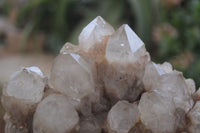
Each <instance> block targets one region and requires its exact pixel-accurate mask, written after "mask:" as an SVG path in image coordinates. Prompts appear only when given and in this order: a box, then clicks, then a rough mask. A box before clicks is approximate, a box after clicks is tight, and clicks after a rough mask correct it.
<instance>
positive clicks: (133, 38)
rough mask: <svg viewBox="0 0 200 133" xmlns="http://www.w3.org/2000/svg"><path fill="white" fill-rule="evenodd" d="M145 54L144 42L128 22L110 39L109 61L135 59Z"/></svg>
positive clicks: (108, 47)
mask: <svg viewBox="0 0 200 133" xmlns="http://www.w3.org/2000/svg"><path fill="white" fill-rule="evenodd" d="M145 54H146V49H145V47H144V43H143V42H142V40H140V38H139V37H138V36H137V35H136V34H135V32H134V31H133V30H132V29H131V28H130V27H129V26H128V25H127V24H124V25H122V26H121V27H120V28H119V29H118V30H117V31H116V32H115V33H113V34H112V35H111V36H110V38H109V39H108V43H107V47H106V59H107V60H108V61H109V62H114V61H118V62H121V63H124V62H127V61H130V60H133V61H135V60H137V59H138V58H139V57H140V56H144V55H145Z"/></svg>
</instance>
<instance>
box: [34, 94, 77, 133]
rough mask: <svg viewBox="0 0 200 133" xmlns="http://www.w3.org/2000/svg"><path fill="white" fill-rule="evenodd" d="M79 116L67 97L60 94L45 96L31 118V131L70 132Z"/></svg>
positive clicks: (73, 129) (39, 132)
mask: <svg viewBox="0 0 200 133" xmlns="http://www.w3.org/2000/svg"><path fill="white" fill-rule="evenodd" d="M78 122H79V116H78V113H77V112H76V110H75V109H74V107H73V106H72V105H71V104H69V103H68V102H67V98H66V97H65V96H63V95H60V94H52V95H49V96H48V97H46V98H45V99H44V100H43V101H42V102H41V103H40V104H39V105H38V107H37V109H36V112H35V114H34V118H33V133H43V132H46V133H72V132H73V131H75V128H76V126H77V124H78Z"/></svg>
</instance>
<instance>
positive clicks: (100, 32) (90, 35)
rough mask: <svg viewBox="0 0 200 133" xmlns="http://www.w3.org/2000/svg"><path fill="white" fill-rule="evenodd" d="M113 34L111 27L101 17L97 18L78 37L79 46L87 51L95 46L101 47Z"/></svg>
mask: <svg viewBox="0 0 200 133" xmlns="http://www.w3.org/2000/svg"><path fill="white" fill-rule="evenodd" d="M113 32H114V29H113V27H112V26H111V25H110V24H108V23H107V22H106V21H105V20H104V19H103V18H102V17H100V16H98V17H96V18H95V19H94V20H92V21H91V22H90V23H89V24H88V25H87V26H86V27H85V28H84V29H83V30H82V32H81V33H80V35H79V46H80V48H82V49H83V50H84V51H86V52H87V51H88V50H90V49H91V48H94V47H96V46H95V45H101V44H102V42H103V41H104V39H105V38H106V37H107V36H109V35H111V34H112V33H113Z"/></svg>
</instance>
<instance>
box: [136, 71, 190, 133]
mask: <svg viewBox="0 0 200 133" xmlns="http://www.w3.org/2000/svg"><path fill="white" fill-rule="evenodd" d="M157 82H158V83H155V84H156V85H155V86H154V87H155V89H153V90H151V91H149V92H146V93H144V94H143V95H142V97H141V99H140V103H139V110H140V113H141V120H142V122H143V123H144V125H145V126H147V127H148V128H149V129H151V130H152V131H153V132H159V133H165V132H174V131H177V130H178V131H182V130H184V128H185V126H186V116H185V114H186V113H187V112H188V111H189V110H190V109H191V108H192V106H193V103H194V102H193V100H192V98H191V96H190V94H189V92H188V89H187V85H186V83H185V80H184V78H183V76H182V74H181V73H179V72H173V73H169V74H165V76H164V77H162V78H161V80H159V81H157ZM155 112H156V113H155Z"/></svg>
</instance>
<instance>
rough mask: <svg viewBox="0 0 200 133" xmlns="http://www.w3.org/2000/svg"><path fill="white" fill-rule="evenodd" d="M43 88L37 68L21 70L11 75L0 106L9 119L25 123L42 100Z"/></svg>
mask: <svg viewBox="0 0 200 133" xmlns="http://www.w3.org/2000/svg"><path fill="white" fill-rule="evenodd" d="M44 87H45V82H44V75H43V74H42V72H41V71H40V69H39V68H37V67H27V68H22V69H21V70H19V71H17V72H15V73H13V74H12V75H11V78H10V80H9V82H8V85H7V88H5V89H4V90H3V96H2V104H3V106H4V108H5V110H6V111H7V112H8V113H9V115H11V119H15V120H17V121H18V122H19V123H23V122H26V120H27V117H28V116H29V115H32V113H33V112H34V111H35V108H36V106H37V104H38V102H40V101H41V100H42V98H43V93H44ZM13 107H15V111H13Z"/></svg>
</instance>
